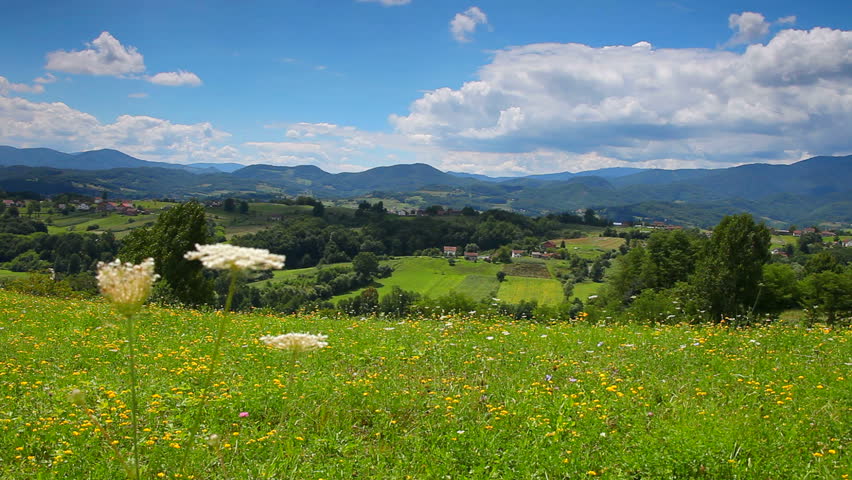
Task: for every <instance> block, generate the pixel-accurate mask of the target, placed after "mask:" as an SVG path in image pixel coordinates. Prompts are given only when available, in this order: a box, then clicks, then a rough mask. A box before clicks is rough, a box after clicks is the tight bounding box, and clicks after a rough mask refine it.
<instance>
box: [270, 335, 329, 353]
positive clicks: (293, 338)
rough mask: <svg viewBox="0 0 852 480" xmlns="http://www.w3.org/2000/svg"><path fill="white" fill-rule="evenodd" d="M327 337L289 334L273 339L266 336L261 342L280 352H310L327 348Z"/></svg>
mask: <svg viewBox="0 0 852 480" xmlns="http://www.w3.org/2000/svg"><path fill="white" fill-rule="evenodd" d="M327 338H328V336H327V335H311V334H310V333H287V334H284V335H278V336H277V337H273V336H271V335H265V336H263V337H260V341H261V342H263V343H265V344H267V345H269V346H270V347H274V348H277V349H279V350H290V351H293V352H309V351H311V350H317V349H319V348H325V347H327V346H328V343H327V342H326V341H325V340H326V339H327Z"/></svg>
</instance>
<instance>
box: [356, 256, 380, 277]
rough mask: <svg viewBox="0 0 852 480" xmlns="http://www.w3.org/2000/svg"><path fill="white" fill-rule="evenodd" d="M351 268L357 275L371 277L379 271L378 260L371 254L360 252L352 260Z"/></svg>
mask: <svg viewBox="0 0 852 480" xmlns="http://www.w3.org/2000/svg"><path fill="white" fill-rule="evenodd" d="M352 268H353V269H354V270H355V273H357V274H358V275H361V276H363V277H371V276H373V275H374V274H375V273H376V272H377V271H378V269H379V259H378V258H377V257H376V254H375V253H373V252H361V253H359V254H358V255H355V258H353V259H352Z"/></svg>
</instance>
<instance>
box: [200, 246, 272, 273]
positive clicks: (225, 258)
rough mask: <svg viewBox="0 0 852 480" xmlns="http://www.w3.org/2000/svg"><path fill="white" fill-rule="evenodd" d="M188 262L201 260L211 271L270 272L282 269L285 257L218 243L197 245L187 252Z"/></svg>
mask: <svg viewBox="0 0 852 480" xmlns="http://www.w3.org/2000/svg"><path fill="white" fill-rule="evenodd" d="M184 258H186V259H187V260H199V261H201V263H203V264H204V266H205V267H207V268H209V269H211V270H268V269H271V268H282V267H283V266H284V255H275V254H272V253H269V250H266V249H263V248H248V247H237V246H234V245H227V244H224V243H217V244H215V245H199V244H196V245H195V250H194V251H192V252H186V254H185V255H184Z"/></svg>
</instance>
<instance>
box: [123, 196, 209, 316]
mask: <svg viewBox="0 0 852 480" xmlns="http://www.w3.org/2000/svg"><path fill="white" fill-rule="evenodd" d="M208 240H209V239H208V229H207V220H206V218H205V216H204V207H203V206H202V205H201V204H200V203H198V202H196V201H195V200H193V201H190V202H187V203H183V204H180V205H178V206H176V207H173V208H171V209H170V210H168V211H166V212H164V213H163V214H161V215H160V217H159V218H158V219H157V222H156V223H155V224H154V225H153V226H151V227H143V228H139V229H136V230H133V231H132V232H130V234H129V235H128V236H127V237H126V238H125V239H124V245H123V247H122V248H121V251H120V252H119V258H121V260H122V261H125V262H132V263H140V262H142V260H144V259H146V258H148V257H151V258H153V259H154V264H155V270H156V272H157V273H158V274H159V275H160V277H161V279H162V280H161V281H160V283H159V285H158V290H159V291H160V292H161V293H162V294H164V295H165V296H166V297H167V298H168V297H171V298H174V299H175V300H178V301H180V302H182V303H185V304H188V305H200V304H202V303H207V302H209V301H211V300H212V296H213V285H212V282H210V281H209V280H208V279H206V278H205V277H204V272H203V266H202V265H201V262H198V261H190V260H187V259H185V258H184V257H183V256H184V254H185V253H186V252H188V251H191V250H195V245H196V244H206V243H207V242H208Z"/></svg>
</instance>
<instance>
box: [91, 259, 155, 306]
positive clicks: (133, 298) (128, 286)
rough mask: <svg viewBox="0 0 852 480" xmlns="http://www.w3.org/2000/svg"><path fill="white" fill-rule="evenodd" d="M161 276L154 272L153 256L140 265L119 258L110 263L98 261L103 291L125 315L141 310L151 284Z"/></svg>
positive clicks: (99, 283) (149, 293) (149, 292)
mask: <svg viewBox="0 0 852 480" xmlns="http://www.w3.org/2000/svg"><path fill="white" fill-rule="evenodd" d="M159 277H160V276H159V275H157V274H156V273H154V259H153V258H148V259H145V261H143V262H142V263H141V264H139V265H134V264H132V263H121V260H118V259H116V260H115V261H113V262H110V263H104V262H99V263H98V285H99V286H100V287H101V293H103V294H104V296H105V297H107V299H109V301H110V302H112V303H113V304H114V305H115V306H116V308H117V309H118V311H119V312H121V313H122V314H123V315H132V314H134V313H136V312H137V311H138V310H139V308H140V307H141V306H142V304H143V303H144V302H145V300H146V299H147V298H148V296H149V295H151V286H152V285H153V284H154V281H155V280H157V278H159Z"/></svg>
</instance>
